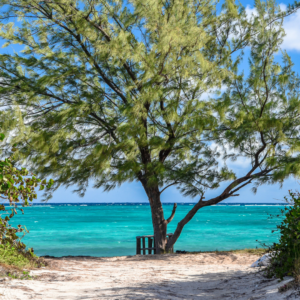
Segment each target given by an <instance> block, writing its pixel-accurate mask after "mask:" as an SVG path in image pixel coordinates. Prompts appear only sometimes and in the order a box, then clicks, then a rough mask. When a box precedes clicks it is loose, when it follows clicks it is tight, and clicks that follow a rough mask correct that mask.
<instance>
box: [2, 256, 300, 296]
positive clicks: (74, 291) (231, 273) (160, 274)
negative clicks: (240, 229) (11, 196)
mask: <svg viewBox="0 0 300 300" xmlns="http://www.w3.org/2000/svg"><path fill="white" fill-rule="evenodd" d="M257 259H258V256H256V255H249V254H232V253H228V254H224V253H223V254H215V253H203V254H168V255H161V256H154V255H149V256H140V255H139V256H124V257H109V258H108V257H107V258H106V257H105V258H104V257H103V258H83V257H78V258H74V257H70V258H61V259H47V261H48V262H49V266H48V267H47V268H44V269H39V270H33V271H31V274H32V275H33V276H35V279H34V280H15V279H13V280H7V281H2V282H1V283H0V294H1V296H0V299H1V300H2V299H3V300H4V299H5V300H18V299H20V300H27V299H37V300H44V299H45V300H46V299H47V300H48V299H53V300H54V299H68V300H83V299H89V300H96V299H103V300H104V299H110V300H111V299H114V300H117V299H119V300H120V299H141V300H144V299H174V300H175V299H201V300H206V299H207V300H215V299H249V300H250V299H251V300H254V299H255V300H256V299H270V300H271V299H272V300H277V299H287V298H286V297H288V296H289V297H290V298H289V299H299V298H300V295H298V296H296V291H295V290H293V291H292V290H291V291H288V292H286V293H284V294H280V293H278V291H277V289H278V286H279V285H283V283H282V282H281V283H278V280H274V279H273V280H268V279H266V278H264V277H263V276H262V275H261V273H257V269H253V268H249V266H250V265H251V264H252V263H253V262H254V261H255V260H257ZM293 293H294V295H291V294H293ZM293 296H295V298H294V297H293Z"/></svg>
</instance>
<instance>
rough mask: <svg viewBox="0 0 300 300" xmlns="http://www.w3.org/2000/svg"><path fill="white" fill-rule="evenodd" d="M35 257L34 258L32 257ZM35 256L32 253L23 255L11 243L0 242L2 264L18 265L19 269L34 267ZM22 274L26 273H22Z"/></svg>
mask: <svg viewBox="0 0 300 300" xmlns="http://www.w3.org/2000/svg"><path fill="white" fill-rule="evenodd" d="M34 258H35V259H34ZM36 259H37V257H36V256H35V255H34V254H32V257H29V256H24V254H23V253H21V252H20V251H19V249H18V248H16V247H14V246H13V245H12V244H11V243H5V244H0V263H1V264H4V265H9V266H14V267H18V268H20V269H24V268H25V269H26V268H32V267H36V266H37V263H36ZM23 275H24V276H26V275H28V274H23Z"/></svg>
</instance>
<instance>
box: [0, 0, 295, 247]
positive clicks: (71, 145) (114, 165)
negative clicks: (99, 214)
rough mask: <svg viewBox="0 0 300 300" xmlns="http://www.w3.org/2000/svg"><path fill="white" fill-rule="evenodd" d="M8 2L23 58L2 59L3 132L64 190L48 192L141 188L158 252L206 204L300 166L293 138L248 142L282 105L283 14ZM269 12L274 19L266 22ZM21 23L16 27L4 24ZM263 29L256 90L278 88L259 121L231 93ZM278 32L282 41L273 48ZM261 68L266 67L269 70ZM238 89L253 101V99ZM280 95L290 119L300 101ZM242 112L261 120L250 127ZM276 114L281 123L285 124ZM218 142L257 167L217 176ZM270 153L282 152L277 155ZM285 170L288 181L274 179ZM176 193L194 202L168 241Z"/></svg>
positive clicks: (11, 32) (69, 0)
mask: <svg viewBox="0 0 300 300" xmlns="http://www.w3.org/2000/svg"><path fill="white" fill-rule="evenodd" d="M0 3H1V7H2V9H1V12H2V17H1V19H2V20H3V21H2V31H1V33H0V36H1V37H2V38H3V39H5V40H6V41H7V43H8V44H7V45H9V44H11V43H18V44H22V45H25V46H26V47H25V48H24V50H23V52H22V53H19V54H18V53H14V54H3V55H1V56H0V70H1V71H0V76H1V78H2V81H1V82H0V95H1V97H2V98H1V100H0V101H1V103H2V104H3V105H5V106H6V108H7V109H6V110H5V116H6V118H5V122H4V123H3V126H4V127H5V128H6V131H7V132H10V136H11V142H12V143H16V144H17V145H18V151H17V153H16V155H18V158H19V159H20V160H27V161H28V162H30V168H31V169H33V170H34V171H35V172H36V173H37V174H39V175H40V176H42V177H47V176H49V175H51V176H52V177H53V178H54V179H55V182H56V183H55V184H54V185H53V188H52V190H55V188H57V187H58V186H59V185H60V184H64V185H66V186H70V185H74V184H76V185H78V189H77V191H78V192H79V194H81V195H83V194H84V192H85V189H86V187H87V185H88V183H89V181H91V180H92V181H93V182H94V186H95V187H96V188H99V187H102V188H104V190H106V191H109V190H111V189H113V188H114V187H116V185H121V184H122V183H123V182H126V181H133V180H137V181H139V182H141V184H142V185H143V187H144V189H145V192H146V194H147V196H148V199H149V203H150V207H151V213H152V223H153V229H154V235H155V239H156V247H157V252H158V253H162V252H165V251H168V249H170V248H171V247H172V245H174V243H175V242H176V240H177V239H178V237H179V235H180V233H181V231H182V229H183V227H184V226H185V225H186V224H187V223H188V222H189V221H190V220H191V219H192V217H193V216H194V215H195V214H196V212H197V211H198V210H199V209H200V208H202V207H204V206H208V205H212V204H216V203H218V202H220V201H222V200H224V199H226V198H228V197H231V196H235V192H236V191H237V190H239V189H240V188H242V187H243V186H245V185H247V184H249V183H250V182H251V181H257V182H259V183H262V182H266V181H268V179H267V178H270V180H272V179H273V180H281V179H282V178H283V177H284V176H286V175H287V174H289V173H290V168H288V167H287V166H290V165H296V164H297V162H298V159H297V158H294V156H292V155H290V152H289V151H290V150H291V149H292V147H293V146H292V144H291V140H289V141H288V142H287V141H286V139H283V138H282V136H283V135H285V134H294V133H287V132H286V129H284V132H283V131H282V129H281V131H280V134H279V129H278V130H277V127H276V128H275V127H274V126H273V125H272V126H273V127H272V128H274V130H275V129H276V130H277V132H278V134H279V136H280V138H279V137H278V138H277V140H278V142H277V143H276V145H275V146H274V143H273V142H272V141H273V140H272V141H271V140H270V139H269V137H268V138H265V135H266V134H265V132H263V133H262V138H261V141H264V142H263V145H264V143H265V144H266V146H260V145H258V143H259V142H258V141H257V142H254V140H255V141H256V137H257V135H258V134H260V131H258V128H257V127H254V126H253V124H255V122H256V120H257V121H259V122H265V123H264V125H265V124H266V122H267V121H266V120H265V119H270V118H271V115H272V116H273V109H275V108H274V106H272V104H270V105H269V104H268V103H269V102H270V103H273V102H274V101H275V100H271V97H273V94H276V95H277V94H278V97H279V96H280V93H279V92H277V87H278V86H280V85H282V84H283V83H281V82H279V81H280V80H281V79H280V80H279V79H278V80H277V79H276V78H277V77H278V76H279V75H278V74H277V73H276V74H277V75H276V76H277V77H276V76H273V75H272V73H271V71H269V69H270V68H271V69H272V68H273V67H272V66H273V65H272V59H271V58H272V55H273V53H274V51H275V50H274V49H275V48H276V47H277V48H278V44H279V42H280V39H281V36H282V29H281V27H280V20H281V18H282V13H280V12H279V11H278V10H277V8H276V7H275V5H274V3H273V2H268V3H267V4H261V3H258V4H257V6H258V8H259V12H260V15H259V16H258V17H257V18H255V19H254V20H253V19H252V20H251V21H249V20H248V18H247V16H246V13H245V10H244V9H243V8H242V7H240V8H239V7H237V6H236V5H235V4H234V3H233V2H231V1H230V0H228V1H226V2H225V3H224V4H223V9H222V12H221V13H217V8H216V3H215V2H213V1H205V2H200V1H198V0H178V1H167V0H166V1H157V0H134V1H130V2H125V1H120V0H112V1H102V0H82V1H73V0H47V1H40V0H30V1H29V0H13V1H11V0H10V1H8V0H0ZM265 9H267V11H268V12H269V13H267V14H266V13H265V12H264V13H263V10H265ZM293 10H294V8H291V9H290V10H289V13H290V12H291V11H293ZM16 16H17V17H18V18H19V20H21V21H22V23H20V22H21V21H20V22H19V23H17V24H13V23H8V21H9V20H10V19H11V18H14V17H16ZM278 20H279V21H278ZM264 26H265V27H264ZM278 26H279V28H278ZM264 30H265V32H266V33H268V36H269V37H270V39H271V40H272V41H273V43H275V44H276V45H277V46H276V45H275V44H274V45H273V46H272V47H273V48H274V49H273V48H272V47H271V48H270V51H269V52H267V54H266V55H264V56H261V57H260V58H259V55H260V54H259V53H258V54H257V55H258V56H257V58H256V57H255V56H253V59H254V60H255V62H256V61H257V63H254V64H253V66H252V75H251V76H252V77H251V78H253V80H254V81H255V82H256V81H257V80H256V79H257V78H260V77H259V76H261V72H265V73H266V72H268V73H267V75H266V76H267V77H266V83H265V84H266V85H268V84H269V80H273V79H271V78H273V77H274V78H275V79H274V80H277V81H278V82H277V83H276V85H275V91H274V92H272V93H270V92H269V90H268V91H266V92H267V94H268V95H266V97H267V100H266V101H265V104H264V106H263V107H264V108H263V109H262V115H261V116H260V115H257V112H256V110H257V107H256V106H255V105H260V102H258V104H257V103H256V104H255V105H254V104H252V103H253V101H255V99H248V98H247V99H245V101H246V104H245V106H244V105H240V102H239V101H240V99H239V98H238V94H237V92H236V90H235V85H237V86H238V88H239V89H240V88H242V87H244V85H245V84H247V82H248V81H247V80H246V81H244V79H243V76H242V75H238V74H237V65H238V61H239V59H240V56H238V59H237V60H234V59H233V58H232V54H234V53H239V51H240V50H241V49H242V48H244V47H245V46H247V45H251V44H252V45H253V51H254V52H255V51H256V52H257V51H258V52H259V51H260V52H261V53H262V52H263V51H264V50H263V49H262V48H261V47H260V46H259V44H258V43H256V42H255V39H256V38H257V37H258V38H259V39H260V41H261V42H262V43H263V47H267V46H268V43H267V41H265V40H264V38H263V34H264V32H263V31H264ZM271 32H272V33H273V32H275V33H276V35H275V37H274V38H273V37H272V36H271ZM255 49H256V50H255ZM254 52H253V53H254ZM286 57H287V56H286ZM259 59H261V61H265V62H266V66H265V67H264V68H263V69H261V68H260V64H259V62H258V61H259ZM286 59H288V58H286ZM285 76H287V77H289V76H292V77H293V78H296V77H295V76H294V74H292V71H291V68H287V67H286V68H284V69H283V70H282V76H281V77H280V76H279V77H280V78H282V77H285ZM255 78H256V79H255ZM289 79H290V78H289ZM249 80H250V81H251V79H249ZM295 80H296V79H295ZM222 84H223V85H224V84H226V85H227V86H228V91H227V93H225V94H224V96H223V97H221V98H220V99H218V100H213V99H212V97H209V96H207V93H212V92H218V90H220V89H221V86H222ZM284 84H285V87H286V81H285V82H284ZM252 86H253V85H251V87H252ZM264 87H265V86H264ZM289 87H290V86H289V85H288V88H289ZM268 89H269V88H268ZM270 89H271V90H272V91H273V90H274V86H273V85H272V86H270ZM259 90H260V91H261V93H263V91H262V88H261V87H260V88H259ZM255 91H256V90H255ZM247 92H248V90H247ZM291 92H292V91H291ZM242 93H244V94H242V95H245V97H246V94H245V93H246V90H243V91H242ZM249 95H251V97H252V96H253V97H254V96H255V95H254V94H253V95H252V94H251V93H250V94H249ZM296 96H297V95H296ZM296 96H295V97H296ZM286 99H287V100H285V101H286V103H287V104H286V106H287V110H288V113H289V114H293V112H291V111H290V108H291V105H292V104H291V102H293V101H294V102H293V103H294V104H293V105H296V106H297V105H298V98H297V97H296V98H293V99H294V100H293V101H290V99H291V98H289V97H288V98H286ZM243 101H244V98H243ZM249 101H250V102H249ZM276 101H278V103H279V102H280V101H283V99H281V100H276ZM276 101H275V102H276ZM246 109H248V110H251V111H252V110H253V114H254V113H255V114H254V116H253V118H252V119H251V117H250V116H249V115H247V114H246ZM276 109H277V108H276ZM276 109H275V110H276ZM279 109H280V108H279ZM2 113H4V112H2ZM274 118H275V119H276V118H277V119H276V121H278V122H281V119H280V118H281V115H277V116H274ZM279 119H280V120H279ZM262 120H263V121H262ZM297 122H298V120H297V119H294V121H293V122H291V123H290V125H289V129H287V130H288V131H289V130H291V126H296V127H297V124H298V123H297ZM247 125H251V126H252V127H249V128H248V127H247ZM270 126H271V125H270ZM16 128H17V130H16ZM247 128H248V129H247ZM281 132H283V133H281ZM289 132H290V131H289ZM268 134H269V133H268ZM235 135H237V138H235V137H234V136H235ZM213 141H216V142H218V143H219V144H220V145H225V144H226V143H229V144H230V145H232V146H233V147H234V148H235V149H237V150H238V151H239V152H238V154H240V155H246V156H248V157H251V158H252V159H253V161H254V164H253V167H252V169H251V170H250V171H249V173H248V174H247V175H246V176H244V177H242V178H236V176H235V174H234V173H233V172H232V171H230V170H228V168H227V167H226V166H225V167H223V168H219V167H218V161H217V158H218V155H219V153H218V151H216V150H215V149H213V148H212V147H211V143H212V142H213ZM249 142H250V144H251V146H250V148H249V149H248V148H247V147H248V146H247V145H248V144H249ZM253 142H254V143H253ZM270 143H271V144H270ZM283 144H284V146H283ZM276 147H281V149H280V153H283V151H285V153H287V155H286V156H285V157H284V158H282V157H281V156H280V155H281V154H280V155H279V156H280V157H279V158H278V156H274V151H275V152H276V151H277V148H276ZM284 147H288V151H286V150H285V148H284ZM272 159H273V160H272ZM294 159H295V160H294ZM262 160H263V161H262ZM293 160H294V161H293ZM265 162H266V163H265ZM271 164H273V165H272V167H271ZM262 166H263V167H264V169H263V170H261V171H259V172H256V171H257V170H258V169H259V168H261V167H262ZM284 168H285V172H283V173H282V176H281V177H280V176H279V175H278V174H279V173H280V171H278V170H282V169H284ZM276 176H277V177H276ZM224 180H232V182H231V183H230V184H229V185H228V187H227V188H226V189H225V190H224V192H223V193H222V194H221V195H219V196H218V197H215V198H213V199H210V200H207V201H204V192H205V190H206V189H212V188H216V187H218V186H219V183H220V182H222V181H224ZM170 186H177V187H178V188H179V189H180V191H181V192H182V193H183V194H184V195H186V196H192V197H199V201H198V203H197V204H196V205H195V206H194V207H193V208H192V209H191V211H190V212H189V213H188V214H187V215H186V217H185V218H184V219H183V220H181V221H180V222H179V223H178V226H177V229H176V231H175V233H174V236H173V237H172V238H171V239H170V240H169V241H168V242H167V240H166V232H167V225H168V224H169V223H170V222H171V220H172V219H173V217H174V214H175V210H176V205H174V208H173V212H172V214H171V216H170V217H169V218H165V217H164V211H163V207H162V203H161V200H160V196H161V193H162V192H164V191H165V190H166V189H167V188H168V187H170Z"/></svg>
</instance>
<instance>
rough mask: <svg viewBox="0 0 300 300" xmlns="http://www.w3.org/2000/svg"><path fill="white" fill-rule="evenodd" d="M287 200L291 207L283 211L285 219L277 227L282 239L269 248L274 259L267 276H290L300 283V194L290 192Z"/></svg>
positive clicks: (281, 277)
mask: <svg viewBox="0 0 300 300" xmlns="http://www.w3.org/2000/svg"><path fill="white" fill-rule="evenodd" d="M285 200H286V201H287V202H288V203H290V204H291V206H286V207H285V208H284V209H282V211H281V212H282V215H283V217H284V219H283V221H282V222H281V224H280V225H278V226H277V230H278V231H279V234H280V238H279V242H278V243H274V244H273V246H271V247H270V248H269V252H270V253H271V256H272V258H271V265H270V267H268V269H267V275H268V276H274V275H275V276H276V277H278V278H280V279H283V277H284V276H287V275H290V276H294V277H295V279H296V280H297V281H298V282H300V263H299V262H300V193H299V192H292V191H289V198H288V197H285ZM277 230H276V231H277ZM274 231H275V230H274Z"/></svg>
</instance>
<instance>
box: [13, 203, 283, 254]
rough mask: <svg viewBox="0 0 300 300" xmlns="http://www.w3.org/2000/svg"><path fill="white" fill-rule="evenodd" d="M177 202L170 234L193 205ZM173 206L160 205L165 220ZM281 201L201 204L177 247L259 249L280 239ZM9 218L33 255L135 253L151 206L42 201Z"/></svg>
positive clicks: (147, 227) (148, 225) (149, 226)
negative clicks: (21, 228)
mask: <svg viewBox="0 0 300 300" xmlns="http://www.w3.org/2000/svg"><path fill="white" fill-rule="evenodd" d="M192 205H193V204H188V203H185V204H178V207H177V211H176V214H175V217H174V219H173V221H172V222H171V223H170V224H169V226H168V233H172V232H174V230H175V228H176V224H177V223H178V222H179V221H180V220H181V219H182V218H183V217H184V216H185V214H186V213H187V212H188V211H189V210H190V209H191V208H192ZM172 208H173V204H164V210H165V218H168V217H169V215H170V214H171V211H172ZM282 208H283V206H281V205H270V204H266V205H244V204H243V205H240V204H235V205H232V204H231V205H216V206H210V207H205V208H202V209H201V210H199V211H198V213H197V214H196V215H195V217H194V218H193V219H192V220H191V221H190V223H188V224H187V225H186V226H185V227H184V229H183V231H182V234H181V236H180V238H179V240H178V241H177V243H176V244H175V250H186V251H214V250H233V249H245V248H256V247H258V248H259V247H261V244H262V243H265V244H267V245H271V244H272V243H274V242H276V241H277V240H278V233H272V232H271V231H272V230H274V229H276V225H278V224H279V223H280V220H281V219H280V218H278V217H273V218H270V215H273V216H276V215H278V214H279V213H280V211H281V209H282ZM24 211H25V214H24V215H22V214H21V213H18V215H16V216H15V217H14V218H13V219H12V225H17V224H22V225H25V226H26V227H27V229H28V230H29V233H28V234H27V235H26V236H25V237H24V238H23V242H24V243H25V244H26V245H27V246H28V247H33V249H34V251H35V253H36V254H37V255H52V256H66V255H90V256H121V255H134V254H135V251H136V250H135V249H136V236H140V235H151V234H153V229H152V224H151V214H150V206H149V205H148V204H139V203H132V204H130V203H126V204H125V203H123V204H84V203H80V204H44V205H42V204H41V205H33V206H31V207H27V208H25V209H24Z"/></svg>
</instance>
